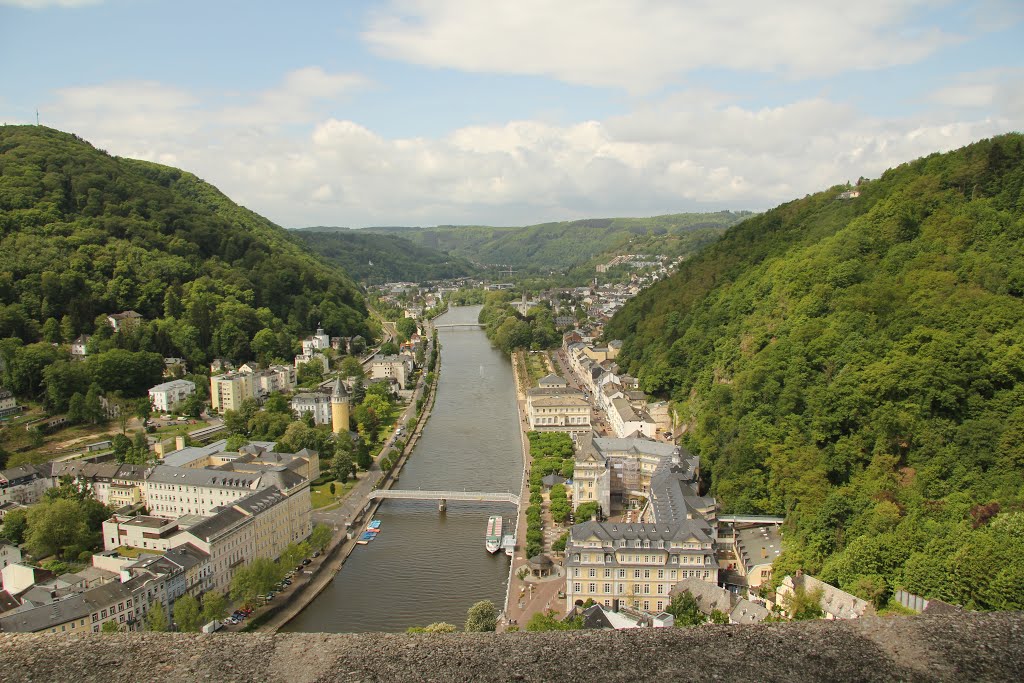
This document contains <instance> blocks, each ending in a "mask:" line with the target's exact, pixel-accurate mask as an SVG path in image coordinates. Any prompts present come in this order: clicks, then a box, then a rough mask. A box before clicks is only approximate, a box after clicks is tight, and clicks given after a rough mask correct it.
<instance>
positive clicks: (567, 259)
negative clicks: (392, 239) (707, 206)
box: [366, 211, 752, 273]
mask: <svg viewBox="0 0 1024 683" xmlns="http://www.w3.org/2000/svg"><path fill="white" fill-rule="evenodd" d="M750 215H752V214H751V213H750V212H732V211H719V212H715V213H684V214H671V215H665V216H652V217H650V218H591V219H583V220H576V221H561V222H553V223H541V224H538V225H529V226H522V227H489V226H475V225H464V226H437V227H433V228H408V227H387V228H384V227H375V228H366V230H367V231H369V232H375V233H380V234H390V235H398V236H401V237H404V238H406V239H409V240H411V241H413V242H415V243H417V244H420V245H423V246H427V247H431V248H433V249H439V250H443V251H446V252H448V253H450V254H452V255H454V256H459V257H462V258H465V259H468V260H470V261H473V262H475V263H480V264H486V265H493V264H500V265H504V266H511V267H513V268H516V269H522V270H526V271H532V272H537V273H543V272H548V271H558V272H565V271H568V270H570V269H573V268H580V267H590V266H593V265H594V264H595V263H597V262H599V260H601V259H603V258H604V257H606V256H611V255H614V254H615V253H617V252H621V251H643V252H648V253H649V252H656V253H663V254H665V255H667V256H671V257H674V256H683V255H689V254H691V253H694V252H695V251H697V250H698V249H699V248H700V247H702V246H704V245H705V244H709V243H711V242H713V241H714V240H715V239H717V238H718V236H719V235H721V233H722V232H724V231H725V229H726V228H727V227H729V226H730V225H734V224H735V223H738V222H739V221H741V220H743V219H744V218H746V217H749V216H750Z"/></svg>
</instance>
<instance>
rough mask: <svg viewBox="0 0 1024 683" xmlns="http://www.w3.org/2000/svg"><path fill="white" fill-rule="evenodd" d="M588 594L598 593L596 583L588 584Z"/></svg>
mask: <svg viewBox="0 0 1024 683" xmlns="http://www.w3.org/2000/svg"><path fill="white" fill-rule="evenodd" d="M587 592H588V593H596V592H597V584H596V583H588V584H587Z"/></svg>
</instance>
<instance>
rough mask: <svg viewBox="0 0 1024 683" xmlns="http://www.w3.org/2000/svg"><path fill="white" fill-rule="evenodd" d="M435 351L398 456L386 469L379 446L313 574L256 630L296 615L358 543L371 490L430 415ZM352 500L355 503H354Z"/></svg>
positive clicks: (390, 478) (390, 479)
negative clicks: (430, 375) (428, 377)
mask: <svg viewBox="0 0 1024 683" xmlns="http://www.w3.org/2000/svg"><path fill="white" fill-rule="evenodd" d="M435 353H436V354H437V363H436V364H435V367H434V381H433V382H432V383H431V385H430V386H429V387H426V388H425V389H424V384H423V383H424V381H425V378H426V373H424V374H423V375H422V376H421V378H420V383H419V384H418V385H417V391H416V392H415V393H414V394H413V398H412V403H411V404H410V405H413V406H415V404H416V400H417V398H418V397H419V396H425V397H426V398H425V400H424V402H423V407H422V409H421V410H420V413H419V416H418V417H417V418H416V424H415V426H414V427H413V428H412V430H411V432H410V434H409V439H408V440H407V441H406V444H405V447H404V448H403V449H402V452H401V454H400V455H399V457H398V460H397V461H396V462H395V463H394V465H393V466H392V467H391V469H390V470H388V471H387V472H385V471H382V470H381V469H380V461H381V460H383V459H384V457H385V456H386V454H387V451H388V450H389V449H390V448H391V445H390V443H386V444H385V445H384V447H383V448H381V451H380V453H378V454H377V457H376V458H374V462H373V464H372V465H371V467H370V470H369V471H368V472H367V474H368V475H369V476H367V477H365V478H364V479H363V480H361V481H359V482H358V484H357V485H356V486H355V487H354V488H353V489H352V491H350V492H349V494H348V496H346V498H345V499H343V501H342V502H341V505H340V507H339V508H338V510H337V514H336V516H335V526H334V530H335V535H334V537H333V538H332V539H331V543H330V544H329V545H328V547H327V549H326V550H325V552H324V554H323V556H322V557H321V558H319V559H320V561H319V563H314V564H311V565H310V567H311V568H312V576H311V577H310V578H309V579H308V580H307V581H306V582H305V583H303V584H302V585H300V586H298V587H297V590H296V592H295V593H293V594H292V596H291V599H290V600H289V601H288V602H287V603H283V604H280V605H276V606H275V607H274V608H269V609H268V610H267V611H266V612H264V614H263V615H258V616H257V618H260V617H262V618H263V619H264V620H263V621H262V623H260V625H259V626H258V627H257V628H256V629H254V630H255V631H257V632H259V633H276V632H277V631H278V630H279V629H281V628H282V627H283V626H285V625H286V624H287V623H288V622H290V621H291V620H292V619H294V618H295V617H297V616H298V615H299V614H300V613H301V612H302V611H303V610H304V609H305V608H306V607H308V606H309V605H310V603H312V602H313V600H315V599H316V597H317V596H319V595H320V594H321V593H322V592H323V591H324V589H326V588H327V586H328V585H330V583H331V581H333V580H334V577H335V576H336V575H337V574H338V572H340V571H341V569H342V567H343V566H344V565H345V561H346V560H347V559H348V557H349V555H351V554H352V551H353V550H355V548H356V547H357V546H358V543H357V539H358V537H359V532H360V531H361V530H362V529H363V527H365V526H366V524H368V523H369V522H370V520H371V519H372V518H373V515H374V514H375V513H376V511H377V508H378V507H379V506H380V504H381V501H380V500H373V501H369V500H367V497H368V495H369V493H370V491H372V490H374V489H380V488H383V489H389V488H391V487H392V486H393V485H394V483H395V481H397V479H398V477H399V474H400V473H401V471H402V468H403V467H404V466H405V463H406V462H407V461H408V459H409V456H410V455H411V454H412V452H413V451H414V449H415V447H416V444H417V442H418V441H419V439H420V435H421V434H422V432H423V427H424V426H425V425H426V423H427V420H428V418H429V417H430V412H431V410H433V407H434V401H435V399H436V397H437V385H438V381H439V379H440V375H441V356H440V346H438V348H436V349H435ZM353 502H355V503H356V505H353Z"/></svg>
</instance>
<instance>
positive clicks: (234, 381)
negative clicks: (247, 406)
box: [210, 372, 256, 412]
mask: <svg viewBox="0 0 1024 683" xmlns="http://www.w3.org/2000/svg"><path fill="white" fill-rule="evenodd" d="M253 380H254V377H253V375H252V374H249V373H245V372H229V373H227V374H224V375H214V376H213V377H211V378H210V404H211V405H212V406H213V409H214V410H217V411H219V412H224V411H225V410H238V409H239V407H240V406H241V405H242V401H244V400H245V399H247V398H256V384H255V382H254V381H253Z"/></svg>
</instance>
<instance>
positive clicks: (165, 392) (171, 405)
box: [149, 379, 196, 413]
mask: <svg viewBox="0 0 1024 683" xmlns="http://www.w3.org/2000/svg"><path fill="white" fill-rule="evenodd" d="M194 393H196V385H195V382H190V381H188V380H187V379H175V380H172V381H170V382H164V383H163V384H157V385H156V386H155V387H153V388H152V389H150V390H149V402H150V403H152V404H153V410H156V411H158V412H161V413H167V412H171V411H173V410H174V409H175V408H177V407H178V406H179V405H181V404H182V403H184V402H185V399H187V398H188V397H189V396H191V395H192V394H194Z"/></svg>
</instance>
